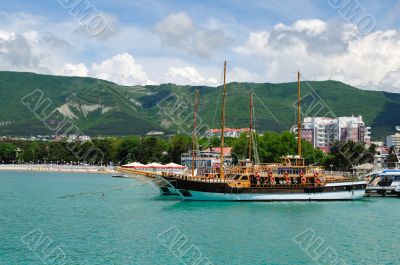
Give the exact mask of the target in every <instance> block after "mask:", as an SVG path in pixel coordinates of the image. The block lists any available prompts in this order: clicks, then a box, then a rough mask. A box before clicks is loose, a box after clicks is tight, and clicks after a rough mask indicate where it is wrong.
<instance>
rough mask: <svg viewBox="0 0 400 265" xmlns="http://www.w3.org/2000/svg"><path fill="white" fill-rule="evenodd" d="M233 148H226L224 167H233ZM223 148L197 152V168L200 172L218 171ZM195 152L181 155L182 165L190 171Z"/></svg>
mask: <svg viewBox="0 0 400 265" xmlns="http://www.w3.org/2000/svg"><path fill="white" fill-rule="evenodd" d="M231 152H232V147H224V165H225V166H231V165H232V163H233V159H232V155H231ZM220 155H221V147H214V148H208V149H205V150H202V151H196V157H195V168H197V169H198V172H199V170H209V169H217V168H219V165H220ZM192 160H193V152H192V151H189V152H187V153H183V154H182V155H181V165H183V166H185V167H186V168H188V169H191V168H192Z"/></svg>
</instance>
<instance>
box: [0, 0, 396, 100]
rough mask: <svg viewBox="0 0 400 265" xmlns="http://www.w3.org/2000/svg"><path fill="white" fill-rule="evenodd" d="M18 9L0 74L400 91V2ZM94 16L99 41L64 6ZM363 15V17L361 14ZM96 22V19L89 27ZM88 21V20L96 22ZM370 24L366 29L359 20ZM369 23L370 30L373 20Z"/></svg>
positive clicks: (6, 31)
mask: <svg viewBox="0 0 400 265" xmlns="http://www.w3.org/2000/svg"><path fill="white" fill-rule="evenodd" d="M345 2H346V1H343V0H330V1H328V0H325V1H322V0H321V1H308V0H304V1H288V0H286V1H285V0H283V1H275V0H271V1H255V0H253V1H239V0H232V1H209V0H206V1H183V0H179V1H178V0H177V1H153V0H152V1H122V0H115V1H101V0H59V1H58V0H53V1H50V0H47V1H46V0H38V1H27V0H13V1H7V2H3V3H2V4H1V9H0V61H1V62H0V69H1V70H15V71H31V72H37V73H46V74H59V75H79V76H94V77H98V78H104V79H108V80H111V81H114V82H117V83H120V84H124V85H137V84H153V83H165V82H174V83H178V84H207V85H218V84H220V81H221V80H220V77H221V66H222V62H223V60H224V59H227V60H228V66H229V71H228V73H229V75H228V80H230V81H249V82H285V81H292V80H294V79H295V75H294V74H293V73H294V72H295V71H296V70H297V69H300V70H301V72H302V73H303V75H304V77H305V78H307V79H311V80H314V79H315V80H326V79H337V80H340V81H343V82H347V83H349V84H352V85H354V86H357V87H360V88H363V89H371V90H386V91H393V92H398V91H400V90H399V89H400V63H399V62H400V60H399V59H400V58H399V56H400V51H398V48H397V45H398V44H400V34H399V31H398V28H399V25H400V12H399V11H400V1H372V0H369V1H359V2H358V1H355V0H354V1H351V0H350V2H349V3H350V4H349V6H348V8H350V9H352V8H361V9H362V12H361V13H360V14H358V15H355V17H353V18H350V19H349V17H346V15H344V14H343V13H345V12H344V11H343V10H341V8H344V5H341V4H343V3H345ZM67 3H69V4H71V5H72V6H73V5H74V4H82V5H85V6H87V7H89V6H90V7H92V8H94V9H95V10H96V12H95V13H94V14H93V16H94V15H100V16H101V17H102V18H103V19H104V21H105V23H106V24H107V27H106V29H105V30H104V31H103V32H102V33H101V34H98V35H93V34H92V32H88V29H87V26H88V21H86V22H85V21H83V20H82V19H81V18H80V17H79V16H77V15H75V16H74V15H71V12H70V11H71V9H72V8H71V9H66V8H64V7H63V4H67ZM361 9H360V10H361ZM89 18H90V17H89ZM89 18H88V20H89ZM362 19H364V21H373V22H374V23H375V24H374V27H373V28H372V27H371V28H368V30H365V29H366V27H364V28H363V25H362V24H360V22H359V21H360V20H362ZM368 19H369V20H368Z"/></svg>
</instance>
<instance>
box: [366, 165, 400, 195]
mask: <svg viewBox="0 0 400 265" xmlns="http://www.w3.org/2000/svg"><path fill="white" fill-rule="evenodd" d="M365 179H367V180H368V182H369V183H368V187H367V190H368V191H370V192H376V193H378V194H381V195H386V194H390V193H392V194H394V193H396V194H400V169H384V170H381V171H377V172H373V173H369V174H368V175H367V176H366V177H365Z"/></svg>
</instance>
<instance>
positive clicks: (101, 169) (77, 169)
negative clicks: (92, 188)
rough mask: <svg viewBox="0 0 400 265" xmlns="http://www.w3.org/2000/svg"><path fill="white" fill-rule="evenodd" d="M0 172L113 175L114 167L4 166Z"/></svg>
mask: <svg viewBox="0 0 400 265" xmlns="http://www.w3.org/2000/svg"><path fill="white" fill-rule="evenodd" d="M0 170H4V171H7V170H11V171H40V172H68V173H97V174H98V173H104V174H112V173H115V172H116V171H115V170H114V167H104V166H78V165H77V166H75V165H54V164H53V165H50V164H18V165H16V164H3V165H0Z"/></svg>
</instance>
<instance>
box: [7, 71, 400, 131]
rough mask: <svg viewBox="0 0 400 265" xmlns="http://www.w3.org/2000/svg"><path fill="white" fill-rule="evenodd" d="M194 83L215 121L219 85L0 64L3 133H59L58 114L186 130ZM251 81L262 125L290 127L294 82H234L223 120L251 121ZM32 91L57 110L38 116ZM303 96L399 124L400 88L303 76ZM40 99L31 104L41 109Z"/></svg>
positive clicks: (326, 107)
mask: <svg viewBox="0 0 400 265" xmlns="http://www.w3.org/2000/svg"><path fill="white" fill-rule="evenodd" d="M195 89H199V90H200V94H201V98H200V115H199V116H200V118H199V126H200V128H202V129H203V130H204V129H205V128H209V127H218V126H219V125H220V123H219V120H220V115H219V113H220V101H221V89H220V88H213V87H192V86H177V85H173V84H164V85H159V86H133V87H126V86H119V85H116V84H114V83H111V82H107V81H103V80H98V79H94V78H80V77H60V76H48V75H38V74H32V73H17V72H0V104H1V108H0V134H1V135H24V136H29V135H36V134H56V133H55V131H54V130H53V131H51V130H49V129H48V127H47V126H46V124H51V123H52V122H53V124H55V123H57V121H59V120H61V119H62V118H65V119H66V120H68V121H69V122H70V123H71V124H74V125H75V126H76V127H77V128H79V130H81V131H82V132H84V133H86V134H89V135H126V134H143V133H146V132H148V131H150V130H162V131H164V132H167V133H174V132H178V131H180V132H190V131H191V126H192V112H193V103H192V101H193V94H194V90H195ZM249 89H252V90H253V91H254V94H255V97H254V108H255V119H256V128H257V129H258V130H259V131H264V130H274V131H282V130H288V129H289V128H290V127H291V126H292V125H293V124H294V123H295V121H296V118H295V104H296V100H297V84H296V83H282V84H269V83H265V84H254V83H231V84H228V97H227V116H226V118H227V126H229V127H247V126H248V120H249V118H248V116H249V114H248V113H249ZM34 91H36V92H37V93H41V94H42V95H43V98H42V99H41V100H42V101H43V100H44V101H43V102H45V104H43V106H47V105H48V108H46V111H44V113H45V114H49V113H51V112H53V114H54V113H57V114H58V118H54V117H56V115H51V116H50V117H49V118H47V119H42V120H40V119H38V117H37V115H35V113H33V112H32V111H31V110H30V109H29V108H28V107H27V106H26V100H22V99H27V98H28V99H30V100H32V99H31V98H32V96H28V97H27V95H30V94H32V93H34ZM38 91H40V92H38ZM302 97H303V100H302V113H303V115H304V116H309V115H310V116H349V115H362V116H363V117H364V120H365V121H366V123H367V126H371V127H372V132H373V138H375V139H379V138H381V137H382V136H384V135H386V134H389V133H392V132H393V131H394V126H396V125H399V124H400V115H399V113H400V94H393V93H386V92H378V91H365V90H360V89H357V88H355V87H352V86H349V85H346V84H343V83H341V82H337V81H313V82H302ZM23 102H25V104H24V103H23ZM43 106H40V107H39V108H38V110H36V111H34V112H39V113H40V111H41V110H42V109H43V108H44V107H43ZM36 114H37V113H36ZM39 116H40V115H39ZM44 116H45V115H42V117H44ZM52 119H54V120H52Z"/></svg>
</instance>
